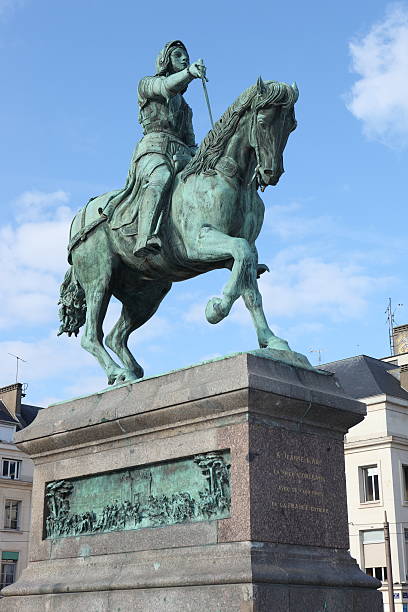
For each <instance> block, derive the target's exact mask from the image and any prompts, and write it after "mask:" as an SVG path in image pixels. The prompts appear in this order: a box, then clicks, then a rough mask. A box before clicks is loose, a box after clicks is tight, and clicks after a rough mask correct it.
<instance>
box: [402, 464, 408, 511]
mask: <svg viewBox="0 0 408 612" xmlns="http://www.w3.org/2000/svg"><path fill="white" fill-rule="evenodd" d="M402 501H403V502H408V465H403V466H402Z"/></svg>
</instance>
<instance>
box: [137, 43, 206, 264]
mask: <svg viewBox="0 0 408 612" xmlns="http://www.w3.org/2000/svg"><path fill="white" fill-rule="evenodd" d="M202 76H204V77H205V66H204V65H203V62H202V60H198V61H197V62H194V63H193V64H190V60H189V56H188V52H187V49H186V47H185V45H184V44H183V43H182V42H181V40H173V41H171V42H168V43H167V44H166V45H165V46H164V48H163V49H162V51H161V52H160V53H159V55H158V57H157V60H156V75H155V76H147V77H144V78H143V79H142V80H141V81H140V83H139V88H138V102H139V107H140V112H139V122H140V124H141V125H142V127H143V132H144V137H143V138H142V140H141V141H140V143H139V145H138V147H137V149H136V151H135V157H134V162H136V163H137V173H138V175H139V177H142V180H141V183H142V184H141V189H142V193H141V194H140V198H139V208H138V234H137V240H136V245H135V248H134V254H135V255H136V256H139V255H142V256H144V255H147V254H149V253H154V252H159V251H160V249H161V241H160V238H159V236H158V235H157V231H158V227H159V225H160V221H161V215H162V213H163V207H164V204H165V201H166V198H167V197H168V196H169V194H170V189H171V186H172V184H173V180H174V176H175V174H176V173H177V172H180V171H181V170H182V169H183V168H184V166H185V165H186V164H187V163H188V161H189V160H190V159H191V157H192V155H194V153H195V150H196V144H195V136H194V131H193V124H192V111H191V108H190V107H189V105H188V104H187V102H186V101H185V99H184V98H183V93H184V92H185V91H186V90H187V87H188V86H189V84H190V83H191V81H193V80H194V79H198V78H201V77H202Z"/></svg>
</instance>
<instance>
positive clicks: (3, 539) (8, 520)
mask: <svg viewBox="0 0 408 612" xmlns="http://www.w3.org/2000/svg"><path fill="white" fill-rule="evenodd" d="M22 398H23V393H22V385H21V383H15V384H14V385H9V386H7V387H3V388H0V554H1V573H0V588H3V587H4V586H7V585H8V584H11V583H12V582H14V581H15V580H17V578H18V577H19V575H20V574H21V572H22V570H23V569H24V568H25V567H26V565H27V563H28V540H29V531H30V520H31V490H32V485H33V470H34V465H33V462H32V461H31V459H29V458H28V456H27V455H26V454H25V453H23V452H21V451H20V450H19V449H18V448H17V446H16V445H15V444H14V443H13V436H14V433H15V432H16V431H17V430H19V429H22V428H23V427H26V426H27V425H29V424H30V423H31V422H32V421H33V420H34V418H35V416H36V415H37V412H38V410H39V407H38V406H30V405H28V404H24V403H22Z"/></svg>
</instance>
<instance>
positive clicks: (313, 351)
mask: <svg viewBox="0 0 408 612" xmlns="http://www.w3.org/2000/svg"><path fill="white" fill-rule="evenodd" d="M323 351H324V349H312V348H311V349H310V350H309V353H317V358H318V363H319V365H321V363H322V352H323Z"/></svg>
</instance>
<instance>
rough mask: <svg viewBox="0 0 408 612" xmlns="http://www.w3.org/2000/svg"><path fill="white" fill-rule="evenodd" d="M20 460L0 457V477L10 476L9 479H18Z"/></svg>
mask: <svg viewBox="0 0 408 612" xmlns="http://www.w3.org/2000/svg"><path fill="white" fill-rule="evenodd" d="M20 471H21V461H19V460H18V459H6V458H4V459H2V460H1V476H2V478H10V480H18V479H19V478H20Z"/></svg>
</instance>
